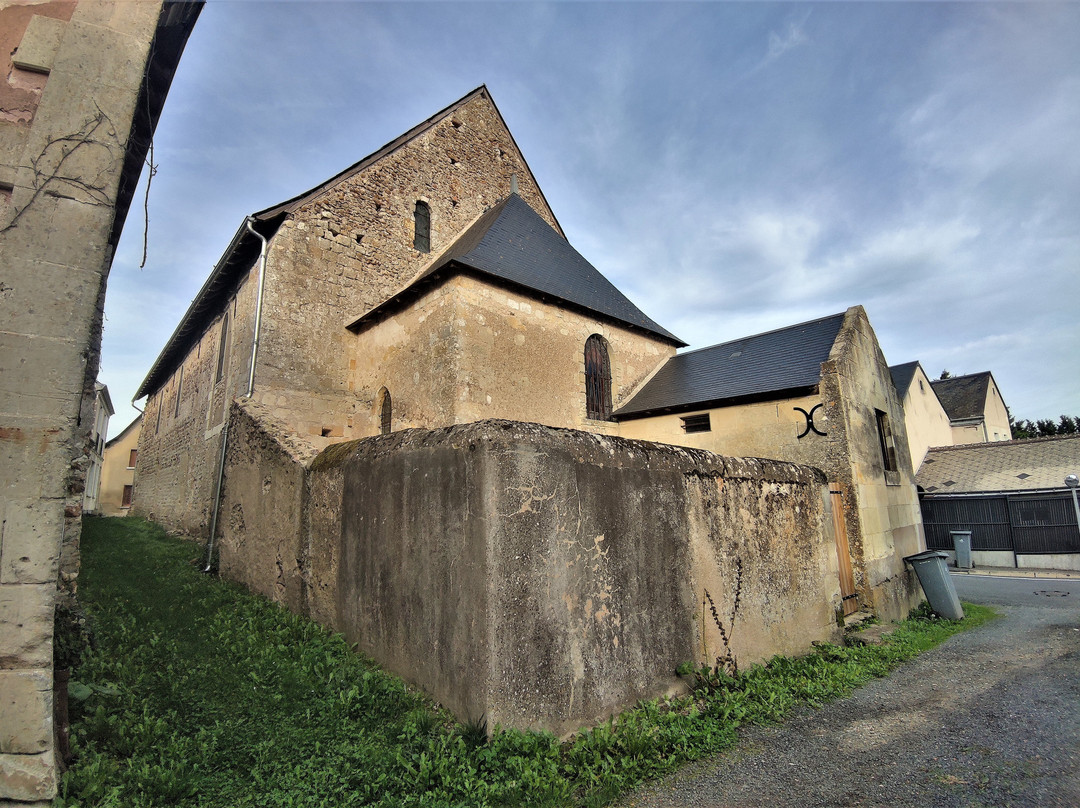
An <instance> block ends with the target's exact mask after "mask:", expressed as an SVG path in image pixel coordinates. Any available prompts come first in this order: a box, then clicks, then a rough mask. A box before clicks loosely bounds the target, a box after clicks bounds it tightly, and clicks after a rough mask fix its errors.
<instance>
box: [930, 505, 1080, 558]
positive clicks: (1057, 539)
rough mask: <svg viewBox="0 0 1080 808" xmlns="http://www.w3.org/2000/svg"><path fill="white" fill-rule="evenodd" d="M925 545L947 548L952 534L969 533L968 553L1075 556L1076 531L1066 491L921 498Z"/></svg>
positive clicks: (1078, 549) (1079, 548)
mask: <svg viewBox="0 0 1080 808" xmlns="http://www.w3.org/2000/svg"><path fill="white" fill-rule="evenodd" d="M920 504H921V506H922V517H923V528H924V529H925V530H926V546H927V547H929V548H930V549H931V550H951V549H953V546H952V537H951V536H950V535H949V531H951V530H970V531H971V549H972V550H1005V551H1011V552H1014V553H1019V554H1021V555H1024V554H1039V553H1080V529H1078V527H1077V524H1076V514H1075V511H1074V510H1073V503H1072V497H1071V495H1070V494H1068V493H1061V494H1058V493H1046V494H995V495H989V496H974V497H959V496H953V497H948V496H935V495H932V494H926V495H924V496H923V497H922V499H921V501H920Z"/></svg>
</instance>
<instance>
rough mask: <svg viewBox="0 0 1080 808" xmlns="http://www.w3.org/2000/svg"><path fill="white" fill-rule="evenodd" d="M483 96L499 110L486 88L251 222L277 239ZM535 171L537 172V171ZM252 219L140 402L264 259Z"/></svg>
mask: <svg viewBox="0 0 1080 808" xmlns="http://www.w3.org/2000/svg"><path fill="white" fill-rule="evenodd" d="M477 96H484V97H486V98H487V99H488V101H489V102H490V103H491V105H492V106H493V107H495V100H494V99H493V98H492V97H491V94H490V93H489V92H488V89H487V86H485V85H483V84H482V85H480V86H479V87H477V88H476V89H475V90H473V91H472V92H470V93H468V94H466V95H464V96H463V97H461V98H459V99H458V100H457V101H455V102H454V103H453V104H450V105H449V106H448V107H446V108H445V109H441V110H439V111H438V112H436V113H435V114H434V115H432V116H431V117H430V118H428V119H427V120H426V121H424V122H423V123H420V124H417V125H416V126H414V127H413V128H412V129H410V130H409V131H408V132H406V133H405V134H403V135H401V136H400V137H397V138H395V139H394V140H392V141H390V142H389V143H387V144H386V145H385V146H383V147H382V148H381V149H378V150H376V151H374V152H372V153H371V154H369V155H368V156H367V157H365V158H363V159H362V160H360V161H359V162H357V163H354V164H353V165H351V166H349V167H348V168H347V169H345V170H344V171H342V172H340V173H338V174H335V175H334V176H333V177H331V178H330V179H328V180H326V181H325V182H322V183H320V184H319V185H317V186H315V187H314V188H312V189H311V190H308V191H304V192H303V193H302V194H298V195H297V196H294V197H293V198H292V199H288V200H286V201H285V202H282V203H281V204H278V205H274V206H273V207H269V208H266V209H265V210H261V211H259V212H258V213H254V214H252V215H251V216H250V217H249V218H250V221H251V222H252V226H253V227H254V228H255V230H257V231H258V232H259V234H260V235H262V236H263V237H264V238H267V239H269V238H272V237H273V236H274V234H275V233H276V232H277V231H278V228H279V227H280V226H281V223H282V222H283V221H284V220H285V218H286V217H287V216H288V215H289V214H290V213H292V212H293V211H295V210H296V209H297V208H299V207H300V206H302V205H304V204H306V203H307V202H309V201H311V200H312V199H314V198H315V197H317V196H318V195H319V194H322V193H324V192H325V191H327V190H329V189H330V188H333V187H334V186H335V185H338V184H339V183H342V182H344V181H345V180H347V179H349V178H350V177H352V176H355V175H356V174H358V173H360V172H361V171H363V170H364V169H366V168H368V167H369V166H371V165H372V164H374V163H376V162H378V161H379V160H381V159H382V158H383V157H385V156H386V155H388V154H391V153H393V152H394V151H396V150H397V149H399V148H401V147H402V146H404V145H405V144H406V143H408V142H409V141H411V140H413V139H414V138H416V137H418V136H420V135H422V134H423V133H424V132H426V131H427V130H428V129H430V128H431V127H433V126H435V124H437V123H439V122H440V121H442V120H444V119H445V118H447V117H448V116H449V115H451V114H453V112H454V111H455V110H457V109H459V108H460V107H463V106H465V105H466V104H468V103H469V102H470V101H472V100H473V99H474V98H476V97H477ZM495 112H496V114H498V115H499V118H500V120H502V113H500V112H499V110H498V107H495ZM502 123H503V128H504V129H506V132H507V133H508V134H509V136H510V140H511V142H513V143H514V147H515V148H517V142H516V141H514V136H513V134H511V133H510V128H509V127H508V126H506V122H505V121H502ZM518 153H519V154H521V149H518ZM521 159H522V161H523V162H524V161H525V157H524V155H523V154H522V155H521ZM140 165H141V162H140ZM525 166H526V168H528V163H525ZM529 170H530V172H531V169H529ZM136 179H137V178H136ZM537 190H539V191H540V196H541V198H542V199H544V204H545V205H547V199H546V198H545V197H544V195H543V194H544V192H543V191H542V190H540V189H539V188H537ZM547 207H548V210H549V211H550V209H551V206H550V205H547ZM554 218H555V214H554V213H552V219H554ZM248 220H249V219H247V218H246V219H245V220H244V221H243V222H241V223H240V226H239V227H238V228H237V230H236V234H235V235H234V236H233V237H232V241H230V242H229V246H228V247H227V248H226V249H225V252H224V253H223V254H222V256H221V258H220V259H218V262H217V264H215V265H214V268H213V270H211V272H210V277H208V278H207V279H206V282H205V283H203V285H202V288H200V289H199V292H198V294H196V295H195V298H194V300H192V301H191V305H190V306H189V307H188V310H187V311H186V312H185V313H184V316H183V317H182V318H181V320H180V322H179V324H178V325H177V326H176V330H175V331H173V333H172V336H170V337H169V341H168V342H166V343H165V347H164V348H162V350H161V353H160V354H159V355H158V358H157V359H156V360H155V361H154V364H153V365H152V366H151V367H150V370H149V372H148V373H147V374H146V378H145V379H143V382H142V384H141V385H139V389H138V391H137V392H136V393H135V399H140V398H142V397H143V396H146V395H149V394H150V393H153V392H154V391H156V390H157V389H158V388H160V387H161V385H163V384H164V383H165V382H166V380H167V379H168V378H169V376H170V375H171V374H172V372H173V370H174V369H175V368H176V366H177V365H178V364H179V363H180V362H181V361H182V360H183V358H184V357H185V356H186V355H187V353H188V351H190V350H191V347H192V346H193V345H194V344H195V342H197V341H198V340H199V338H200V337H201V336H202V335H203V333H205V331H206V329H207V327H208V326H209V325H210V324H211V323H212V322H213V321H214V320H215V319H216V318H217V316H218V315H219V314H220V313H221V310H222V304H223V302H224V300H225V298H227V297H228V295H229V294H230V293H231V292H232V290H233V288H234V287H235V286H236V284H237V283H238V282H239V280H240V279H241V278H242V277H244V275H245V274H246V273H247V271H248V270H249V269H250V268H251V265H252V264H253V263H254V262H255V259H257V258H258V256H259V248H260V244H261V242H260V241H259V239H258V238H257V237H256V236H255V235H254V234H253V233H251V231H249V230H248V227H247V222H248ZM555 225H556V228H557V229H558V231H559V232H560V233H561V232H562V228H561V226H560V225H559V223H558V220H555Z"/></svg>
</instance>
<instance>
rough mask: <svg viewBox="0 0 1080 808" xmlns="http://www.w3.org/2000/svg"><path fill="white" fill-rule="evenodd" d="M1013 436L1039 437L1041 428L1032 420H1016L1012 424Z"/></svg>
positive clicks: (1018, 437) (1019, 437)
mask: <svg viewBox="0 0 1080 808" xmlns="http://www.w3.org/2000/svg"><path fill="white" fill-rule="evenodd" d="M1012 436H1013V440H1024V439H1025V438H1037V437H1038V436H1039V430H1038V428H1037V427H1036V426H1035V424H1033V423H1031V421H1016V422H1015V423H1013V424H1012Z"/></svg>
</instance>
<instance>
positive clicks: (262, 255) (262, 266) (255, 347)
mask: <svg viewBox="0 0 1080 808" xmlns="http://www.w3.org/2000/svg"><path fill="white" fill-rule="evenodd" d="M254 222H255V220H254V219H253V218H251V217H250V216H248V217H247V222H245V224H247V229H248V230H249V231H251V234H252V235H253V236H255V238H257V239H259V241H261V242H262V247H261V248H260V249H259V291H258V295H257V296H256V298H255V336H254V339H253V340H252V343H251V369H250V370H249V371H248V388H247V397H248V398H251V394H252V393H253V392H255V359H256V358H257V357H258V355H259V331H260V328H261V326H262V305H263V289H264V288H265V286H266V245H267V241H266V239H265V238H264V237H263V235H262V234H261V233H259V231H258V230H256V229H255V228H254V227H252V224H253V223H254Z"/></svg>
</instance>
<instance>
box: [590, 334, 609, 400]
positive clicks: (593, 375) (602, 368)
mask: <svg viewBox="0 0 1080 808" xmlns="http://www.w3.org/2000/svg"><path fill="white" fill-rule="evenodd" d="M585 417H587V418H590V419H591V420H593V421H610V420H611V363H610V361H609V360H608V348H607V340H605V339H604V338H603V337H601V336H600V335H599V334H593V335H592V336H591V337H589V338H588V339H587V340H585Z"/></svg>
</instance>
